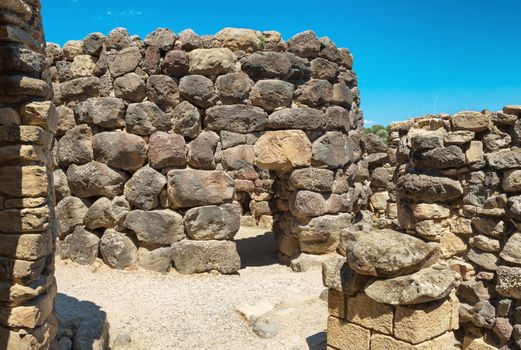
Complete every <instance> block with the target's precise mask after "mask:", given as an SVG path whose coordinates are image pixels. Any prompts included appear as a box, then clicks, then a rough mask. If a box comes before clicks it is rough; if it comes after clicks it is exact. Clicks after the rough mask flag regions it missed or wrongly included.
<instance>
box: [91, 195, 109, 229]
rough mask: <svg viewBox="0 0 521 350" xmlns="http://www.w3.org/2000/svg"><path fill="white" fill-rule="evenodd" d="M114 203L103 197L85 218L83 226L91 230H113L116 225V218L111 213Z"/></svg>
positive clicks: (93, 205) (94, 204) (92, 206)
mask: <svg viewBox="0 0 521 350" xmlns="http://www.w3.org/2000/svg"><path fill="white" fill-rule="evenodd" d="M111 206H112V201H111V200H110V199H108V198H105V197H101V198H100V199H98V200H97V201H95V202H94V203H93V204H92V205H91V206H90V208H89V209H88V210H87V212H86V213H85V215H84V218H83V224H84V225H85V227H86V228H87V229H89V230H95V229H97V228H111V227H113V226H114V224H115V218H114V217H113V215H112V212H111Z"/></svg>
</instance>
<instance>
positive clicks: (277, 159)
mask: <svg viewBox="0 0 521 350" xmlns="http://www.w3.org/2000/svg"><path fill="white" fill-rule="evenodd" d="M255 155H256V158H257V166H258V167H259V168H262V169H269V170H276V171H282V172H288V171H289V170H292V169H294V168H297V167H304V166H310V165H311V142H309V139H308V138H307V136H306V134H305V133H304V132H303V131H300V130H281V131H268V132H266V133H265V134H264V135H262V136H261V137H260V138H259V139H258V140H257V142H256V143H255Z"/></svg>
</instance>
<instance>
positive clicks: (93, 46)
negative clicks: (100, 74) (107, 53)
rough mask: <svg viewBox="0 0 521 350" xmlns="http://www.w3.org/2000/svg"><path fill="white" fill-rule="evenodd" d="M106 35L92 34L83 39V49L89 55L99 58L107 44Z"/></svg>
mask: <svg viewBox="0 0 521 350" xmlns="http://www.w3.org/2000/svg"><path fill="white" fill-rule="evenodd" d="M105 39H106V37H105V35H103V34H102V33H98V32H96V33H91V34H89V35H87V36H86V37H85V39H83V48H84V49H85V53H86V54H88V55H93V56H99V54H100V52H101V50H102V49H103V44H104V43H105Z"/></svg>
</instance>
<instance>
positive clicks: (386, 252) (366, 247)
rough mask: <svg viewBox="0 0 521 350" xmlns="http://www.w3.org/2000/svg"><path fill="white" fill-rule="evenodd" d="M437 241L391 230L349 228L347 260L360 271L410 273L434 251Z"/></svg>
mask: <svg viewBox="0 0 521 350" xmlns="http://www.w3.org/2000/svg"><path fill="white" fill-rule="evenodd" d="M437 250H438V248H437V245H436V244H433V243H425V242H424V241H422V240H421V239H419V238H415V237H412V236H409V235H407V234H405V233H400V232H397V231H393V230H373V231H371V232H365V231H356V232H355V231H350V232H349V234H348V235H347V250H346V251H347V262H348V264H349V266H350V267H351V268H352V269H353V270H354V271H356V272H357V273H360V274H362V275H369V276H378V277H396V276H402V275H406V274H410V273H413V272H415V271H418V270H420V269H421V268H422V266H423V265H424V264H425V263H426V262H427V261H428V260H429V259H430V258H431V257H432V256H433V255H434V254H435V253H436V251H437Z"/></svg>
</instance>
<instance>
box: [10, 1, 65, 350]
mask: <svg viewBox="0 0 521 350" xmlns="http://www.w3.org/2000/svg"><path fill="white" fill-rule="evenodd" d="M39 6H40V4H39V1H36V0H24V1H22V0H2V1H1V2H0V222H1V223H2V224H1V227H0V349H7V350H26V349H47V347H48V345H49V343H50V341H51V339H52V338H53V337H54V335H55V333H56V324H57V323H56V319H55V317H54V315H53V309H54V297H55V294H56V281H55V278H54V251H55V244H54V242H55V234H56V232H55V229H54V227H53V191H52V151H51V148H52V142H53V137H54V136H53V134H54V132H55V131H56V130H57V113H56V109H55V107H54V105H53V103H52V102H51V101H50V100H51V94H52V89H51V84H50V76H49V74H48V69H47V65H46V59H45V57H46V56H45V40H44V36H43V31H42V20H41V17H40V7H39Z"/></svg>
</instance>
